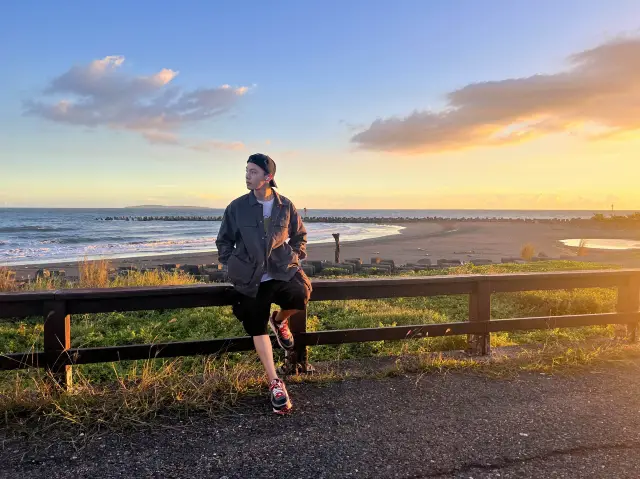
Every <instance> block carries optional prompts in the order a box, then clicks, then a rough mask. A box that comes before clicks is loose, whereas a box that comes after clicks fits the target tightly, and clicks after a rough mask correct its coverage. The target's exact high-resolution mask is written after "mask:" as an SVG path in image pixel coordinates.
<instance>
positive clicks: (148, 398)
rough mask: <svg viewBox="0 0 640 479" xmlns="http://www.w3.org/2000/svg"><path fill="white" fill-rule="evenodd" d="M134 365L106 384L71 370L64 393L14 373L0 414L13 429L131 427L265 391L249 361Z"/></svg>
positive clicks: (37, 374) (43, 380) (31, 375)
mask: <svg viewBox="0 0 640 479" xmlns="http://www.w3.org/2000/svg"><path fill="white" fill-rule="evenodd" d="M139 363H140V366H139V368H138V367H132V368H131V369H130V371H129V372H128V374H127V375H126V376H124V377H122V376H119V373H118V371H117V369H116V368H115V367H114V368H113V373H114V381H112V382H109V383H101V384H94V383H92V382H91V381H90V380H89V379H88V378H87V377H85V376H83V375H82V374H81V373H79V372H78V371H76V372H75V373H74V387H73V390H72V391H70V392H67V391H64V390H62V389H61V388H59V387H58V386H54V385H53V384H54V383H53V382H52V381H51V380H49V378H48V377H47V376H46V373H44V372H42V371H40V370H38V371H19V372H16V373H14V377H13V381H11V383H9V382H8V381H5V385H4V387H3V388H2V389H0V416H1V417H3V418H4V422H5V425H6V426H8V427H9V426H10V427H14V428H15V427H18V428H19V427H21V426H36V427H37V428H49V427H56V428H64V427H65V426H80V427H82V428H84V429H95V428H101V427H104V426H107V427H109V426H119V427H121V426H132V425H133V426H135V425H139V424H143V423H145V422H148V421H150V420H153V419H154V418H156V417H158V416H159V415H162V414H171V415H172V416H174V417H176V416H177V417H186V416H188V415H189V414H192V413H193V412H199V413H214V412H217V411H220V410H221V409H224V408H227V407H229V406H232V405H234V404H235V403H236V401H237V400H238V398H239V397H241V396H245V397H246V396H249V395H252V394H256V393H257V392H259V391H260V390H261V389H263V388H265V387H266V379H264V378H263V375H262V374H260V372H261V368H259V367H258V366H259V364H258V363H257V361H255V360H250V359H249V357H247V358H246V359H245V360H243V361H241V362H237V361H236V362H234V363H233V364H230V363H227V362H226V361H222V360H218V361H215V360H212V359H208V358H203V359H202V362H201V363H200V364H198V365H197V366H195V364H194V365H193V366H192V367H193V370H192V371H191V373H189V371H185V366H184V360H183V359H175V360H170V361H159V360H156V361H154V360H148V361H140V362H139ZM27 385H28V386H29V387H25V386H27Z"/></svg>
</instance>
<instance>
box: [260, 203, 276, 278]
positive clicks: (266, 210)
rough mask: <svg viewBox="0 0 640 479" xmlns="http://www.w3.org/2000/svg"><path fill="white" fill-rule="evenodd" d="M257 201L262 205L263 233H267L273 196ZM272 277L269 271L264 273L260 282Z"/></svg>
mask: <svg viewBox="0 0 640 479" xmlns="http://www.w3.org/2000/svg"><path fill="white" fill-rule="evenodd" d="M258 203H260V204H261V205H262V216H264V230H265V233H266V234H268V233H269V224H270V223H271V210H273V196H272V197H271V199H270V200H269V201H260V200H258ZM272 279H273V278H272V277H271V276H269V273H264V274H263V275H262V279H261V280H260V282H261V283H264V282H265V281H270V280H272Z"/></svg>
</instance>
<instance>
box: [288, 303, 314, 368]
mask: <svg viewBox="0 0 640 479" xmlns="http://www.w3.org/2000/svg"><path fill="white" fill-rule="evenodd" d="M289 328H291V332H292V333H293V337H294V348H293V351H286V352H285V365H284V367H283V372H284V373H285V374H298V373H305V374H310V373H313V372H314V371H315V369H314V368H313V366H312V365H311V364H309V361H308V357H307V346H306V345H305V344H302V341H301V340H300V339H298V338H296V336H297V333H305V332H307V309H306V308H305V309H304V310H302V311H299V312H297V313H296V314H294V315H293V316H291V318H290V319H289Z"/></svg>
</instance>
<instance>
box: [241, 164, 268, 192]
mask: <svg viewBox="0 0 640 479" xmlns="http://www.w3.org/2000/svg"><path fill="white" fill-rule="evenodd" d="M271 178H272V177H271V175H268V174H267V173H266V172H265V171H264V170H263V169H262V168H260V167H259V166H258V165H256V164H254V163H247V171H246V173H245V180H246V182H247V189H249V190H259V189H261V188H264V187H265V186H267V185H268V184H269V182H270V181H271Z"/></svg>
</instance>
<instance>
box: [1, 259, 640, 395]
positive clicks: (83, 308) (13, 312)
mask: <svg viewBox="0 0 640 479" xmlns="http://www.w3.org/2000/svg"><path fill="white" fill-rule="evenodd" d="M595 287H603V288H617V291H618V300H617V308H616V312H613V313H601V314H578V315H565V316H545V317H529V318H513V319H498V320H492V319H491V314H490V309H491V295H492V294H493V293H498V292H516V291H533V290H557V289H575V288H595ZM313 289H314V290H313V295H312V298H311V300H312V301H326V300H349V299H378V298H395V297H415V296H439V295H468V296H469V320H468V321H464V322H453V323H437V324H422V325H414V326H397V327H385V328H370V329H348V330H334V331H316V332H306V312H301V313H299V314H297V315H295V316H294V317H293V318H292V319H291V329H292V331H293V333H294V336H295V342H296V349H295V351H294V352H293V353H292V354H290V355H289V356H288V357H287V363H288V366H289V368H290V369H291V370H296V371H299V370H302V371H306V370H307V368H308V364H307V347H308V346H313V345H320V344H342V343H353V342H366V341H381V340H401V339H410V338H420V337H435V336H450V335H463V334H466V335H467V338H468V348H467V349H468V352H469V353H471V354H488V353H489V352H490V342H489V339H490V335H491V333H492V332H498V331H516V330H531V329H549V328H569V327H580V326H592V325H606V324H624V325H626V326H627V335H628V337H629V338H630V339H631V340H633V341H635V340H636V339H637V331H638V322H639V321H640V269H625V270H604V271H571V272H552V273H516V274H496V275H460V276H428V277H421V278H385V279H343V280H316V281H314V282H313ZM236 294H237V293H235V292H234V291H233V289H232V288H231V287H230V286H229V285H225V284H218V285H190V286H164V287H153V288H113V289H69V290H59V291H43V292H21V293H0V320H2V319H12V318H24V317H30V316H43V317H44V351H37V352H25V353H10V354H0V370H11V369H20V368H29V367H42V368H46V369H47V370H48V371H49V372H51V373H52V377H53V378H54V379H55V380H56V381H57V382H58V383H59V384H60V385H62V386H65V387H69V386H71V384H72V379H71V368H72V366H73V365H75V364H89V363H101V362H111V361H121V360H137V359H149V358H168V357H177V356H191V355H198V354H217V353H221V352H231V351H247V350H251V349H253V342H252V340H251V338H249V337H236V338H223V339H204V340H198V341H181V342H170V343H156V344H142V345H139V344H135V345H122V346H109V347H95V348H72V347H71V316H72V315H74V314H84V313H106V312H115V311H140V310H155V309H175V308H195V307H203V306H224V305H230V304H233V301H234V300H235V298H236V297H237V296H236Z"/></svg>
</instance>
